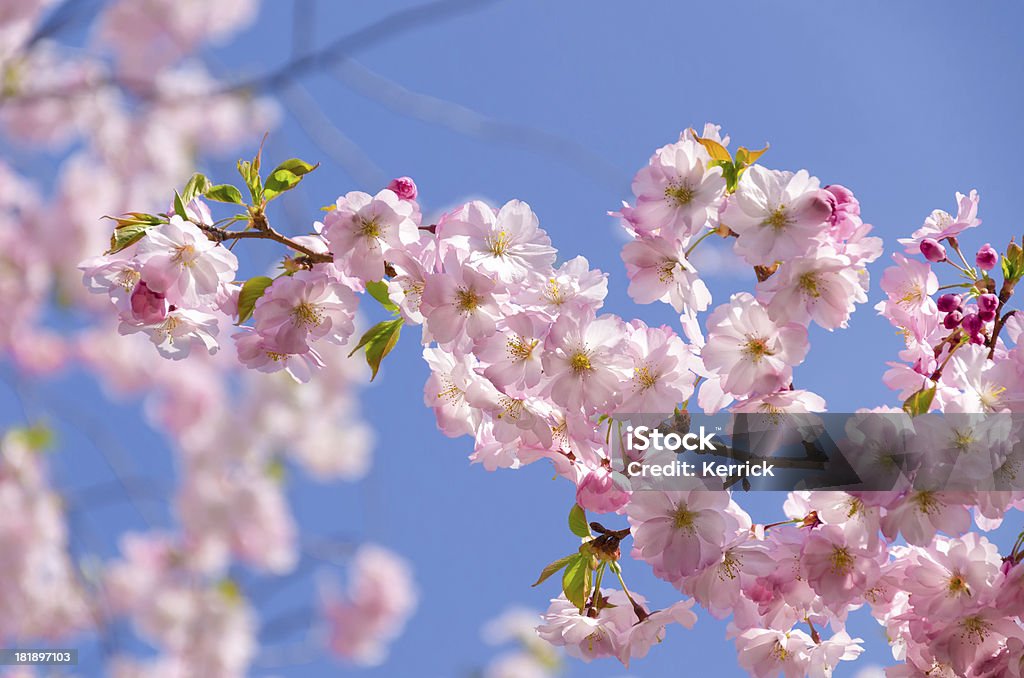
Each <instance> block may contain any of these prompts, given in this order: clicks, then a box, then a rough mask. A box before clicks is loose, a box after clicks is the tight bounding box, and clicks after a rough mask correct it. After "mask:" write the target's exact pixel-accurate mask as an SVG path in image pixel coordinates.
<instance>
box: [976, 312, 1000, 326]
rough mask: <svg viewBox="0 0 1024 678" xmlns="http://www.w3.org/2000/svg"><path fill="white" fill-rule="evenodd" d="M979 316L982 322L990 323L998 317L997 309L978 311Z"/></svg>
mask: <svg viewBox="0 0 1024 678" xmlns="http://www.w3.org/2000/svg"><path fill="white" fill-rule="evenodd" d="M978 317H979V318H981V321H982V322H985V323H990V322H992V321H993V320H995V319H996V312H995V311H978Z"/></svg>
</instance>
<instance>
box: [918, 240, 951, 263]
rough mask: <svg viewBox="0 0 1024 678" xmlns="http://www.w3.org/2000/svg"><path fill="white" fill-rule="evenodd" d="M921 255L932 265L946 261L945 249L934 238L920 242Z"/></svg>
mask: <svg viewBox="0 0 1024 678" xmlns="http://www.w3.org/2000/svg"><path fill="white" fill-rule="evenodd" d="M921 254H923V255H924V258H925V259H927V260H928V261H931V262H933V263H937V262H940V261H945V260H946V248H945V247H943V246H942V243H940V242H939V241H938V240H935V239H934V238H925V239H924V240H922V241H921Z"/></svg>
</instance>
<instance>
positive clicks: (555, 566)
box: [532, 553, 579, 586]
mask: <svg viewBox="0 0 1024 678" xmlns="http://www.w3.org/2000/svg"><path fill="white" fill-rule="evenodd" d="M577 557H579V554H578V553H573V554H572V555H570V556H566V557H565V558H559V559H558V560H556V561H555V562H553V563H548V565H547V567H545V568H544V569H543V570H541V571H540V576H539V577H538V578H537V581H535V582H533V584H532V586H540V585H541V583H543V582H544V580H546V579H547V578H548V577H550V576H551V575H553V574H554V573H555V572H558V571H559V570H561V569H562V568H564V567H565V566H566V565H568V564H569V561H571V560H573V559H575V558H577Z"/></svg>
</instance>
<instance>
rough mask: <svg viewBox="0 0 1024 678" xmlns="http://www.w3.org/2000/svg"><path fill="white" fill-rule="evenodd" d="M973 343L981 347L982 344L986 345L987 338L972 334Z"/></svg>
mask: <svg viewBox="0 0 1024 678" xmlns="http://www.w3.org/2000/svg"><path fill="white" fill-rule="evenodd" d="M971 343H972V344H979V345H980V344H984V343H985V337H983V336H981V335H980V334H972V335H971Z"/></svg>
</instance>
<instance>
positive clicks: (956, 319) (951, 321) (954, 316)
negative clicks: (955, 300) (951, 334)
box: [942, 310, 964, 330]
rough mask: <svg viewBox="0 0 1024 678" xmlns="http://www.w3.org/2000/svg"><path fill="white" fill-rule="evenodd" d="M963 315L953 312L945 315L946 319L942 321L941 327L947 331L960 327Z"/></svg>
mask: <svg viewBox="0 0 1024 678" xmlns="http://www.w3.org/2000/svg"><path fill="white" fill-rule="evenodd" d="M963 317H964V316H963V314H962V313H961V312H960V311H957V310H953V311H950V312H949V313H948V314H946V317H945V318H943V319H942V326H943V327H945V328H946V329H947V330H952V329H956V328H957V327H959V326H960V321H961V320H963Z"/></svg>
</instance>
